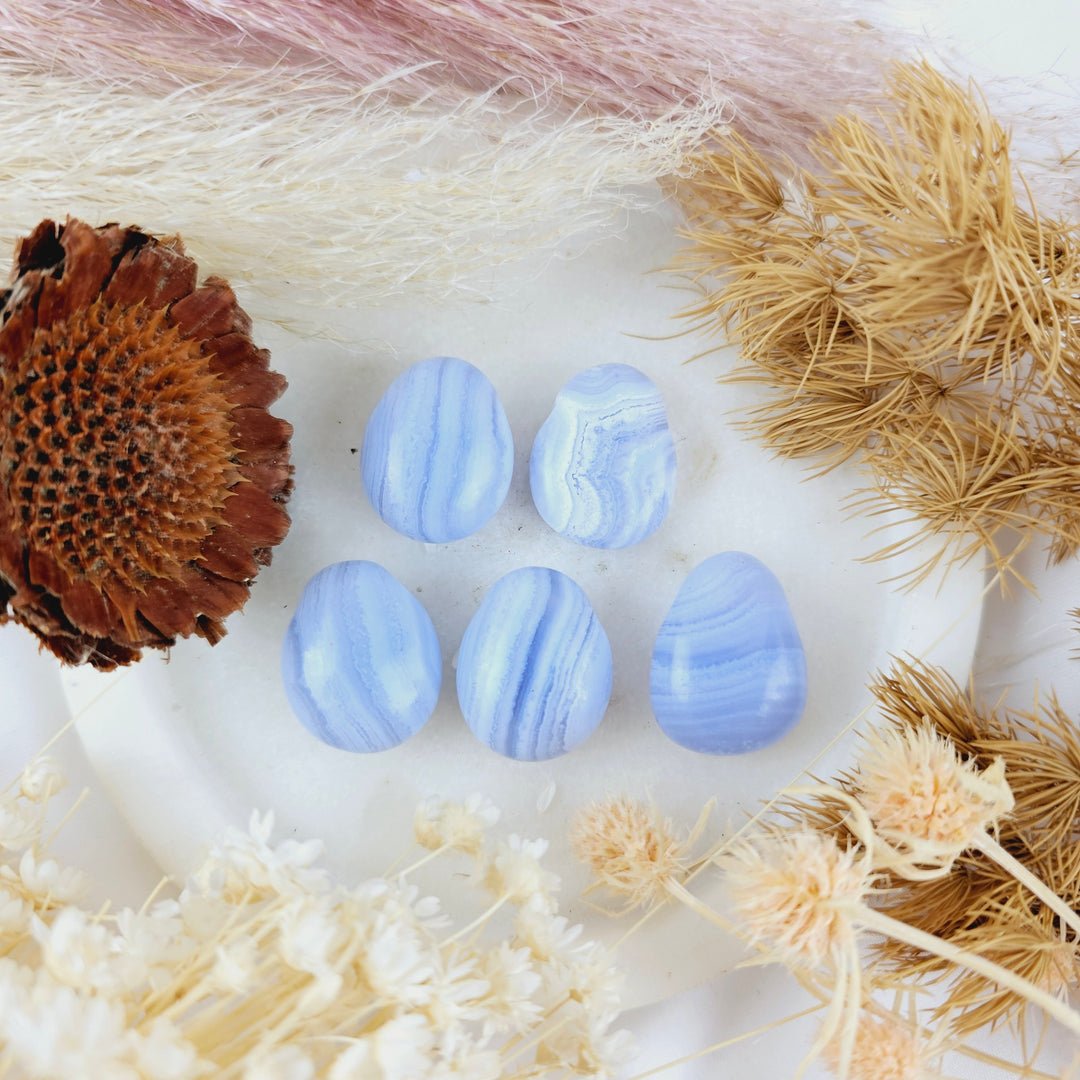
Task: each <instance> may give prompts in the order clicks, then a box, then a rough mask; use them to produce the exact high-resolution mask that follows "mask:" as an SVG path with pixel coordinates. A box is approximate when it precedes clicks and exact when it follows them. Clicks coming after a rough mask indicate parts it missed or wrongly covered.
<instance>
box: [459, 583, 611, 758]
mask: <svg viewBox="0 0 1080 1080" xmlns="http://www.w3.org/2000/svg"><path fill="white" fill-rule="evenodd" d="M611 681H612V665H611V646H610V645H609V644H608V639H607V634H605V633H604V628H603V627H602V626H601V625H600V620H599V619H598V618H597V617H596V613H595V612H594V611H593V609H592V606H591V605H590V604H589V599H588V597H587V596H586V595H585V593H584V592H583V591H582V590H581V587H580V586H579V585H577V584H576V583H575V582H574V581H572V580H571V579H570V578H568V577H567V576H566V575H565V574H561V573H559V571H558V570H549V569H547V568H546V567H540V566H526V567H523V568H522V569H520V570H514V571H513V572H511V573H509V574H507V575H506V576H505V577H502V578H500V579H499V580H498V581H497V582H495V584H494V585H493V586H492V587H491V589H490V590H489V591H488V594H487V596H485V597H484V600H483V603H481V605H480V607H479V609H478V610H477V612H476V614H475V615H474V616H473V618H472V621H471V622H470V623H469V625H468V627H467V628H466V630H465V636H464V637H463V638H462V641H461V649H460V651H459V653H458V662H457V691H458V702H459V703H460V705H461V711H462V713H463V714H464V716H465V722H466V723H467V724H468V725H469V727H470V729H471V730H472V732H473V734H474V735H475V736H476V737H477V738H478V739H479V740H480V741H481V742H482V743H484V744H485V745H487V746H489V747H491V749H492V750H495V751H497V752H498V753H500V754H502V755H504V756H505V757H509V758H514V759H516V760H517V761H544V760H546V759H548V758H553V757H557V756H558V755H560V754H565V753H566V752H567V751H568V750H572V749H573V748H574V747H575V746H578V745H579V744H580V743H582V742H584V740H585V739H587V738H588V737H589V736H590V735H591V734H592V733H593V731H595V730H596V727H597V725H599V723H600V720H601V719H602V718H603V715H604V711H605V709H607V704H608V699H609V698H610V697H611Z"/></svg>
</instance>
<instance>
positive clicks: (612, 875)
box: [570, 795, 688, 907]
mask: <svg viewBox="0 0 1080 1080" xmlns="http://www.w3.org/2000/svg"><path fill="white" fill-rule="evenodd" d="M570 842H571V845H572V846H573V849H574V854H575V855H576V856H577V858H578V859H579V860H580V861H581V862H583V863H585V864H586V865H587V866H588V867H589V868H590V869H591V870H592V872H593V875H594V876H595V877H596V880H597V882H598V883H599V884H601V885H603V886H605V887H606V888H609V889H611V890H612V891H613V892H616V893H619V894H621V895H622V896H624V897H626V899H627V901H628V903H629V904H630V906H631V907H637V906H639V905H646V904H654V903H657V902H660V901H663V900H666V899H668V898H669V894H668V891H667V888H666V885H667V884H668V883H669V882H672V881H678V880H680V879H681V878H682V877H683V876H684V875H685V873H686V861H685V860H686V854H687V849H688V844H687V842H686V841H685V840H678V839H676V837H675V835H674V833H673V831H672V827H671V822H670V821H669V820H668V819H666V818H664V817H662V816H661V814H660V812H659V810H658V809H657V808H656V807H655V806H654V805H652V804H651V803H643V802H638V801H636V800H634V799H631V798H628V797H627V796H625V795H620V796H615V797H611V798H607V799H605V800H603V801H602V802H593V803H590V804H589V805H588V806H585V807H582V809H581V810H580V811H579V812H578V814H577V816H576V818H575V820H574V826H573V830H572V832H571V835H570Z"/></svg>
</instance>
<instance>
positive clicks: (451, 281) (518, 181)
mask: <svg viewBox="0 0 1080 1080" xmlns="http://www.w3.org/2000/svg"><path fill="white" fill-rule="evenodd" d="M0 86H2V87H3V88H4V94H3V104H2V105H0V122H2V124H3V128H4V131H5V133H6V136H7V144H8V147H9V152H8V153H7V154H6V155H5V159H4V162H3V165H0V178H2V180H3V183H2V185H0V216H2V218H3V220H4V221H5V222H6V223H7V226H6V227H7V229H8V230H9V235H11V234H15V233H17V232H19V231H20V230H22V229H23V228H25V227H26V226H27V225H33V224H34V223H35V222H36V221H38V220H39V219H40V218H41V217H42V216H43V215H48V214H50V213H53V214H56V213H59V214H60V215H61V217H63V215H65V214H68V213H71V214H78V215H80V216H82V217H84V218H86V219H88V220H91V221H92V220H94V219H99V220H100V219H104V220H115V219H118V218H119V219H123V220H130V219H137V220H138V221H139V222H140V224H141V225H142V226H144V227H145V228H147V229H149V230H151V231H160V232H169V233H171V232H175V231H179V232H180V233H182V234H183V235H184V238H185V241H186V243H187V246H188V248H189V250H190V251H191V253H192V254H193V256H195V257H196V258H197V259H199V260H201V261H205V263H206V264H208V265H213V266H214V267H215V268H216V269H217V271H218V272H219V273H221V274H224V275H228V277H229V278H230V279H231V280H232V281H233V282H234V284H236V283H243V284H246V285H248V286H250V287H251V288H252V289H253V290H255V292H256V294H257V296H256V298H255V301H254V304H253V306H256V305H257V307H258V309H259V312H260V314H265V315H267V316H268V317H273V316H274V314H275V311H276V310H278V309H280V307H281V306H282V305H283V304H286V303H287V302H288V301H290V300H294V299H297V298H299V299H315V300H321V301H325V302H335V301H337V302H346V301H348V302H355V301H360V300H369V301H370V300H373V299H377V298H379V297H381V296H386V295H388V294H391V293H394V292H397V291H400V290H401V289H402V288H404V287H405V286H406V285H409V286H413V285H419V286H421V287H425V288H427V289H428V290H429V291H430V292H432V293H434V292H438V293H440V294H442V293H445V292H446V290H447V289H451V290H459V292H460V293H461V294H462V295H464V294H466V293H469V292H472V293H476V292H478V291H479V292H482V291H483V290H484V288H485V285H488V286H490V284H491V282H492V281H493V280H494V277H493V275H492V273H491V268H492V267H493V266H495V265H496V264H499V263H504V262H507V261H508V260H512V259H514V258H516V257H520V256H522V255H524V254H528V253H538V252H543V251H544V250H545V249H547V250H551V249H553V248H554V246H555V244H556V243H557V242H559V241H562V240H565V239H567V238H568V237H571V236H575V235H581V234H583V232H584V231H585V230H590V229H591V230H595V231H598V232H601V233H602V232H603V231H604V230H612V229H617V228H619V227H621V226H622V225H623V224H624V221H625V215H626V213H627V212H628V211H630V210H631V209H638V208H643V207H648V206H652V205H655V204H656V203H657V202H658V201H659V199H660V193H659V191H658V190H656V189H655V188H650V187H649V186H648V185H649V184H650V182H651V181H653V180H655V179H656V178H657V177H659V176H663V175H668V174H671V173H678V172H680V171H683V170H684V169H685V168H686V155H687V153H688V152H689V151H690V150H691V149H692V148H693V147H694V146H695V145H697V144H699V143H700V141H701V139H702V138H704V137H705V136H706V135H707V133H708V132H709V131H711V130H713V129H714V127H715V124H716V123H717V122H718V120H719V119H720V115H721V113H722V111H723V104H722V103H713V104H710V105H708V106H703V107H702V108H701V109H699V110H697V111H695V112H690V113H685V112H684V113H681V114H679V115H672V116H669V117H667V118H665V119H662V120H657V121H655V122H651V123H648V124H645V123H637V122H634V121H631V120H624V119H603V118H591V119H590V118H586V117H576V118H570V119H557V118H556V117H554V116H552V115H551V114H549V113H546V112H543V111H538V110H537V108H536V107H535V106H533V105H531V104H529V103H527V102H519V104H518V105H517V106H515V107H511V106H510V104H509V103H508V102H506V101H499V100H496V99H495V98H494V97H493V96H491V95H485V96H480V97H477V98H474V99H471V100H470V101H469V102H468V103H467V104H466V105H463V106H461V107H460V108H458V109H457V110H455V111H453V112H450V113H445V112H442V111H440V110H439V109H438V108H436V107H434V106H426V105H417V106H415V107H412V108H410V109H407V110H401V109H397V108H395V107H394V106H393V105H392V104H390V103H388V102H387V101H386V99H385V98H384V97H383V96H382V95H380V94H379V93H378V92H375V91H370V92H361V93H352V92H346V91H343V90H342V89H341V88H340V86H338V85H337V84H336V83H335V82H334V81H333V80H331V79H328V78H327V77H326V76H325V75H323V74H320V73H317V72H309V73H307V74H306V75H305V76H304V78H303V79H302V80H299V79H298V80H297V84H296V85H295V86H294V87H293V88H291V89H290V90H289V91H288V92H282V87H281V85H280V82H279V80H278V79H277V77H276V75H275V73H274V72H269V73H264V74H261V75H259V76H256V77H253V78H251V79H249V80H247V81H244V82H242V83H225V84H219V85H212V86H205V87H196V88H190V89H187V90H183V91H176V92H175V93H172V94H170V95H168V96H166V97H151V96H147V95H145V94H143V93H140V92H137V91H134V90H130V89H126V88H122V87H113V88H107V89H97V90H95V89H90V88H88V87H87V86H86V85H85V84H83V83H81V82H80V81H79V80H76V79H72V78H68V77H60V76H43V75H40V74H37V73H35V72H33V71H31V70H28V69H27V67H26V65H25V64H23V63H21V62H19V61H14V60H11V59H7V60H3V59H0ZM57 131H62V132H63V138H57V137H56V132H57ZM643 185H644V186H643ZM493 223H497V225H498V227H497V228H493V227H492V226H493Z"/></svg>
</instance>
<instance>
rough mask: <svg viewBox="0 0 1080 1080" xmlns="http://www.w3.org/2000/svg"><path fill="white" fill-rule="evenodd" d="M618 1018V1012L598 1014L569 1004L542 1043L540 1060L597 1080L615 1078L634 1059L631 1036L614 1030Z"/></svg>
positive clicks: (578, 1004) (579, 1004)
mask: <svg viewBox="0 0 1080 1080" xmlns="http://www.w3.org/2000/svg"><path fill="white" fill-rule="evenodd" d="M617 1016H618V1013H617V1012H615V1011H612V1012H607V1013H597V1012H593V1011H591V1010H590V1009H588V1008H586V1007H585V1006H584V1005H583V1004H581V1003H580V1002H577V1001H571V1002H569V1003H568V1004H567V1005H565V1006H564V1007H563V1008H562V1009H561V1010H560V1011H559V1024H557V1025H556V1026H555V1027H553V1028H552V1030H551V1033H550V1034H549V1035H547V1036H546V1037H545V1038H544V1041H543V1042H542V1043H541V1046H540V1049H539V1050H538V1052H537V1060H538V1061H541V1062H543V1063H546V1064H555V1063H557V1064H559V1065H562V1066H563V1067H564V1068H566V1069H569V1070H570V1071H572V1072H576V1073H580V1074H582V1075H585V1076H590V1077H596V1078H597V1080H601V1078H605V1077H611V1076H614V1075H615V1074H616V1072H617V1071H618V1070H619V1068H620V1066H622V1065H625V1064H626V1062H627V1061H629V1059H630V1058H631V1056H632V1055H633V1039H632V1038H631V1036H630V1033H629V1032H628V1031H623V1030H618V1031H612V1030H611V1025H612V1024H613V1023H614V1021H615V1019H616V1018H617Z"/></svg>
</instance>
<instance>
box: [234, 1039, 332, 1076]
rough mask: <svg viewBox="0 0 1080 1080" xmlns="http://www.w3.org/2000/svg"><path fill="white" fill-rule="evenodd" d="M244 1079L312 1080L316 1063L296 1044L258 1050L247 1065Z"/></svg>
mask: <svg viewBox="0 0 1080 1080" xmlns="http://www.w3.org/2000/svg"><path fill="white" fill-rule="evenodd" d="M243 1075H244V1080H311V1078H312V1077H313V1076H314V1075H315V1063H314V1062H313V1061H312V1060H311V1058H309V1057H308V1056H307V1054H305V1053H304V1052H303V1051H302V1050H300V1049H299V1048H298V1047H296V1046H279V1047H276V1048H275V1049H273V1050H267V1051H262V1052H259V1051H256V1052H254V1053H253V1054H252V1056H251V1060H250V1061H249V1062H248V1063H247V1064H246V1065H245V1068H244V1074H243Z"/></svg>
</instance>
